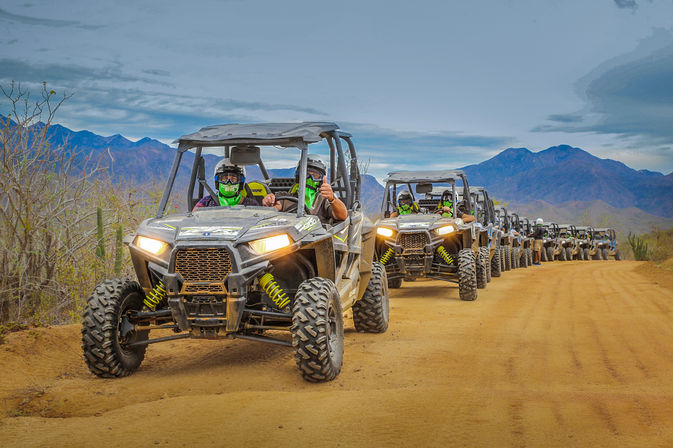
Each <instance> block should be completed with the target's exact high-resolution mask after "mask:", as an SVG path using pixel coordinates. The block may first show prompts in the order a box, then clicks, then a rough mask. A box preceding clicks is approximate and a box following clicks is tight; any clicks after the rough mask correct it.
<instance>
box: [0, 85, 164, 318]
mask: <svg viewBox="0 0 673 448" xmlns="http://www.w3.org/2000/svg"><path fill="white" fill-rule="evenodd" d="M2 92H3V93H4V95H5V97H6V100H8V104H9V109H10V110H9V113H8V114H5V115H6V116H5V117H3V118H2V122H1V123H0V151H1V153H0V163H1V165H0V324H1V323H3V322H12V321H13V322H29V323H33V324H36V323H37V324H41V323H42V324H44V323H58V322H68V321H71V320H73V319H77V318H78V316H79V314H80V311H81V308H82V306H83V303H84V300H85V298H86V296H88V294H89V293H90V291H91V290H92V289H93V287H94V286H95V284H96V283H97V282H98V281H100V280H102V279H103V278H105V277H107V276H109V275H110V274H111V273H112V269H113V264H114V257H106V258H104V259H101V258H100V257H96V255H95V248H96V245H97V242H98V241H97V237H96V209H97V207H102V208H103V209H104V213H103V216H104V217H105V222H104V224H105V225H104V232H105V238H104V243H105V245H106V247H107V250H106V253H107V254H114V249H113V244H114V241H115V233H116V230H117V227H118V226H120V225H121V226H122V228H123V231H124V232H125V233H128V232H130V231H132V230H134V229H135V227H137V225H138V223H139V222H140V221H141V220H142V219H144V218H147V217H149V216H150V215H151V214H152V211H153V210H155V209H156V204H157V203H158V200H159V199H158V198H159V191H160V189H159V188H158V187H157V186H155V185H149V186H144V187H139V186H136V187H132V186H122V185H118V184H115V183H113V182H112V181H111V180H110V178H109V177H108V176H107V174H106V172H105V170H102V169H101V168H100V166H101V165H100V164H99V163H98V162H100V161H94V160H91V159H90V158H89V157H86V156H85V155H84V154H82V153H81V152H79V151H78V150H77V149H76V148H71V147H69V146H68V145H67V144H65V145H62V146H54V145H52V144H51V143H50V142H49V140H48V132H47V131H48V129H49V127H50V126H51V123H52V120H53V118H54V115H55V113H56V111H57V110H58V108H59V107H60V106H61V105H62V103H63V102H64V101H66V100H67V99H68V96H67V95H62V96H60V97H58V98H57V97H56V94H55V92H54V91H53V90H48V89H47V87H46V85H43V86H42V90H41V92H40V95H39V97H38V98H36V99H32V98H31V96H30V93H29V92H27V91H26V90H24V89H22V88H21V86H20V85H18V84H15V83H12V84H11V86H10V87H8V88H2ZM123 253H124V254H125V257H126V258H125V263H124V267H123V271H124V272H125V273H127V274H131V270H130V268H129V260H128V254H127V251H126V250H124V251H123Z"/></svg>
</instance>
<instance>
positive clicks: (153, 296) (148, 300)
mask: <svg viewBox="0 0 673 448" xmlns="http://www.w3.org/2000/svg"><path fill="white" fill-rule="evenodd" d="M165 297H166V287H165V286H164V282H162V281H159V283H157V286H155V287H154V289H152V290H151V291H150V292H148V293H147V295H146V296H145V300H144V303H145V305H147V306H148V307H149V308H151V309H154V308H156V306H157V305H159V302H161V301H162V300H164V298H165Z"/></svg>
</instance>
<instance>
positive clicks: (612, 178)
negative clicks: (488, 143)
mask: <svg viewBox="0 0 673 448" xmlns="http://www.w3.org/2000/svg"><path fill="white" fill-rule="evenodd" d="M463 170H465V173H466V174H467V176H468V180H469V181H470V184H472V185H482V186H484V187H486V188H487V189H488V190H489V191H492V192H493V196H495V197H496V198H498V199H503V200H509V201H515V202H517V203H525V202H530V201H535V200H543V201H546V202H549V203H551V204H562V203H565V202H568V201H588V200H594V199H600V200H602V201H604V202H606V203H607V204H609V205H612V206H614V207H617V208H629V207H636V208H639V209H641V210H644V211H647V212H649V213H653V214H656V215H660V216H667V217H673V176H672V175H671V174H669V175H667V176H664V175H663V174H661V173H657V172H652V171H647V170H641V171H636V170H634V169H632V168H629V167H628V166H626V165H624V164H623V163H621V162H617V161H615V160H610V159H600V158H598V157H596V156H593V155H591V154H589V153H588V152H586V151H584V150H582V149H579V148H573V147H571V146H568V145H560V146H553V147H551V148H548V149H546V150H544V151H540V152H537V153H534V152H531V151H530V150H528V149H526V148H509V149H506V150H504V151H503V152H501V153H500V154H498V155H496V156H495V157H493V158H491V159H489V160H486V161H485V162H481V163H479V164H476V165H469V166H466V167H464V168H463Z"/></svg>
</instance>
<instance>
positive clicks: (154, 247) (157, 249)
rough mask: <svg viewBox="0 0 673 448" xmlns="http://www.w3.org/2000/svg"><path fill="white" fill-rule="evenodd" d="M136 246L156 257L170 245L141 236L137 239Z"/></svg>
mask: <svg viewBox="0 0 673 448" xmlns="http://www.w3.org/2000/svg"><path fill="white" fill-rule="evenodd" d="M136 244H137V245H138V247H139V248H141V249H142V250H144V251H147V252H149V253H151V254H154V255H159V254H160V253H161V252H163V251H164V250H165V249H166V248H167V247H168V244H166V243H164V242H163V241H159V240H155V239H154V238H148V237H146V236H139V237H138V238H137V239H136Z"/></svg>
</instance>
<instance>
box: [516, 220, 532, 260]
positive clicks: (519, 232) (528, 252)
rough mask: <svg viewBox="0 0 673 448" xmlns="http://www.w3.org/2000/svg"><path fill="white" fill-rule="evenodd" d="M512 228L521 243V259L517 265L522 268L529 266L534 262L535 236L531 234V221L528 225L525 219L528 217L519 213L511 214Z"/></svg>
mask: <svg viewBox="0 0 673 448" xmlns="http://www.w3.org/2000/svg"><path fill="white" fill-rule="evenodd" d="M511 216H512V217H511V222H512V230H514V234H515V235H516V238H517V240H518V243H519V259H518V260H517V265H518V266H519V267H522V268H527V267H528V266H531V265H532V264H533V237H532V236H529V235H530V234H531V232H530V222H528V225H526V222H525V220H527V219H528V218H521V217H519V215H518V214H517V213H512V215H511Z"/></svg>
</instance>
